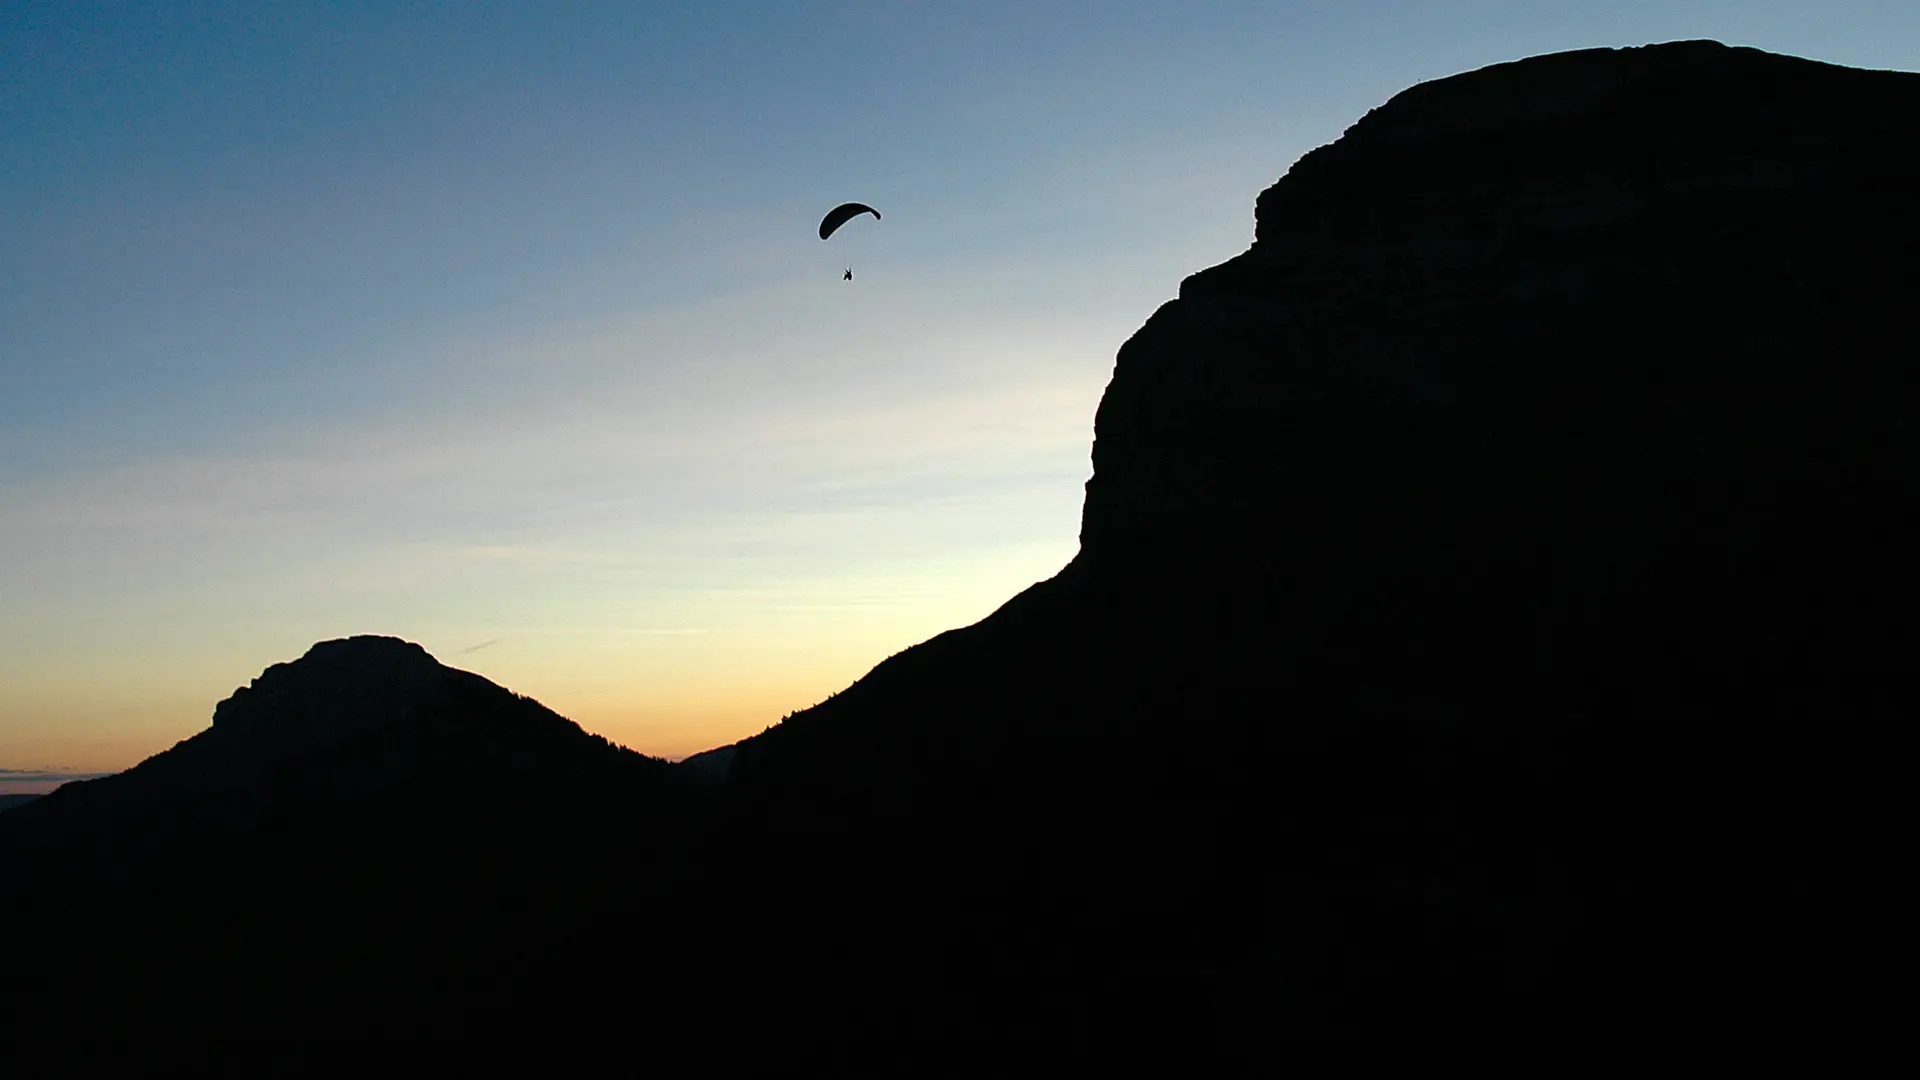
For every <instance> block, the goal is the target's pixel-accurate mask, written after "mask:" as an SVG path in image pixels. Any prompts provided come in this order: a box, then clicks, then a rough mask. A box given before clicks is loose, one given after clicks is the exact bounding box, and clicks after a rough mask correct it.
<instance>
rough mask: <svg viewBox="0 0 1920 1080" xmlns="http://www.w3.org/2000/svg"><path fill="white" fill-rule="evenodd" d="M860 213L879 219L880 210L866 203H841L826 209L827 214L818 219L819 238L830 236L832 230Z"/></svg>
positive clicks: (823, 238)
mask: <svg viewBox="0 0 1920 1080" xmlns="http://www.w3.org/2000/svg"><path fill="white" fill-rule="evenodd" d="M861 214H872V215H873V220H875V221H879V220H880V211H878V210H875V209H874V208H873V207H871V206H868V205H867V204H866V203H857V202H850V203H841V204H840V205H839V206H836V207H834V208H833V209H831V210H829V211H827V216H826V217H823V218H821V219H820V239H822V240H825V239H826V238H827V237H829V236H832V235H833V230H835V229H837V228H839V227H840V226H842V225H845V224H846V223H847V222H849V221H851V220H853V219H854V218H857V217H859V216H860V215H861Z"/></svg>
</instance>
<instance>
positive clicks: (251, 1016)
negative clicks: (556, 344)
mask: <svg viewBox="0 0 1920 1080" xmlns="http://www.w3.org/2000/svg"><path fill="white" fill-rule="evenodd" d="M712 786H713V785H712V784H711V783H710V782H704V783H703V782H700V781H699V780H698V779H697V778H695V777H694V776H693V774H691V773H688V772H683V771H681V770H678V769H676V768H675V767H674V766H672V765H671V764H669V763H667V762H665V761H660V760H657V759H653V758H648V757H645V756H643V755H641V754H637V753H635V752H633V751H631V750H626V749H624V748H621V747H618V746H615V745H613V744H611V743H609V742H608V741H607V740H605V739H603V738H601V737H599V736H596V735H591V734H588V733H587V732H585V731H583V730H581V729H580V728H579V727H578V725H576V724H574V723H573V722H572V721H569V720H566V719H565V718H563V717H560V716H558V715H556V714H555V713H553V712H551V711H550V710H548V709H546V708H544V707H543V706H541V705H540V704H539V703H538V702H535V701H533V700H531V699H529V698H525V697H521V696H519V695H516V694H514V693H512V692H510V691H508V690H506V689H504V688H502V687H499V686H496V685H495V684H493V683H491V682H489V681H488V680H486V679H484V678H482V677H480V676H478V675H474V674H472V673H470V672H464V671H459V670H456V669H453V668H449V667H445V666H443V665H441V664H440V663H438V662H437V661H435V660H434V659H433V657H431V656H430V655H428V654H427V652H426V651H425V650H424V649H422V648H420V647H419V646H418V645H414V644H411V643H408V642H404V641H401V640H398V639H395V638H388V637H354V638H348V639H344V640H338V641H326V642H321V643H319V644H316V645H315V646H313V648H312V649H310V650H309V651H308V652H307V654H306V655H305V656H303V657H302V658H300V659H299V660H297V661H294V662H292V663H288V664H275V665H273V666H272V667H270V668H268V669H267V670H266V671H265V672H264V673H263V674H262V675H261V676H260V677H259V678H258V679H255V680H254V681H253V683H252V685H251V686H247V687H242V688H240V689H238V690H236V691H235V692H234V694H233V696H231V697H229V698H228V699H226V700H225V701H223V702H221V703H220V704H219V706H218V707H217V708H216V709H215V711H214V715H213V723H212V726H211V727H209V728H208V729H207V730H205V731H202V732H200V733H199V734H197V735H195V736H193V737H192V738H190V739H187V740H185V741H183V742H181V743H179V744H177V745H175V746H174V747H173V748H171V749H169V750H167V751H165V752H163V753H160V754H156V755H155V756H153V757H152V758H149V759H147V760H146V761H144V762H142V763H140V764H139V765H137V766H135V767H134V768H132V769H129V770H127V771H126V772H124V773H121V774H118V775H115V776H111V777H106V778H101V779H96V780H89V781H84V782H77V783H70V784H67V785H64V786H62V787H60V788H59V789H57V790H56V791H54V792H53V793H52V794H50V795H48V796H45V797H43V798H41V799H38V800H35V801H34V802H32V803H30V804H28V805H25V806H22V807H20V808H18V809H15V810H12V811H9V812H8V813H7V814H6V820H5V823H4V825H0V870H4V873H0V903H5V904H6V905H8V911H7V914H8V915H9V925H38V926H42V927H45V928H48V929H54V928H58V930H59V931H61V932H59V933H55V934H52V935H50V936H44V937H41V938H39V939H37V940H36V941H35V942H32V943H29V945H28V947H27V948H24V949H19V950H15V953H14V961H15V963H16V970H26V971H33V972H35V973H36V976H37V981H35V982H34V983H33V984H32V986H31V997H32V1000H33V1005H34V1007H35V1008H38V1009H43V1010H47V1011H50V1012H53V1013H54V1014H56V1015H58V1014H59V1013H62V1012H65V1011H68V1010H72V1011H74V1012H75V1013H76V1014H79V1015H92V1016H98V1017H100V1018H101V1020H102V1022H103V1023H108V1022H117V1023H116V1028H115V1029H116V1030H117V1031H119V1032H120V1033H121V1034H123V1035H124V1034H126V1033H127V1032H128V1031H129V1030H131V1031H134V1032H138V1033H139V1034H140V1036H141V1037H142V1038H153V1039H161V1040H165V1039H167V1038H170V1037H177V1036H178V1035H180V1034H181V1033H183V1032H193V1031H195V1030H196V1028H197V1027H198V1025H197V1024H196V1023H195V1022H194V1021H193V1019H192V1017H193V1015H197V1014H200V1013H204V1012H208V1011H211V1012H215V1013H218V1014H219V1015H220V1016H222V1017H223V1018H224V1021H225V1024H226V1025H230V1026H229V1027H226V1028H223V1033H224V1034H226V1035H234V1036H239V1035H241V1033H244V1035H243V1037H245V1038H250V1039H251V1038H288V1039H304V1038H309V1037H312V1036H314V1035H316V1034H318V1033H322V1032H325V1033H331V1034H332V1035H335V1036H339V1037H348V1038H350V1037H355V1036H366V1037H372V1036H375V1035H378V1034H380V1033H383V1032H385V1033H389V1034H391V1033H392V1032H394V1031H395V1030H396V1029H398V1030H403V1031H404V1032H406V1033H407V1034H409V1035H413V1036H417V1035H421V1034H425V1033H429V1032H431V1031H433V1030H435V1029H436V1025H447V1024H454V1023H457V1022H458V1021H459V1018H460V1017H461V1016H463V1015H464V1014H465V1010H467V1009H468V1008H469V1007H472V1006H474V1005H475V1004H476V1003H480V1002H485V1001H487V1000H489V998H490V996H493V995H497V994H499V993H501V992H502V990H503V988H505V987H508V986H509V984H510V983H511V981H512V978H513V973H514V972H515V971H516V970H517V969H516V968H515V964H516V963H518V962H519V958H520V957H521V956H523V955H525V954H526V953H528V952H531V951H538V950H542V949H550V948H557V947H559V944H558V943H561V942H565V941H569V940H570V937H569V935H570V934H571V933H572V930H573V927H574V925H575V924H576V923H577V922H578V920H580V919H582V918H585V917H586V916H588V915H590V914H591V913H592V912H593V911H595V910H596V906H597V905H598V904H600V903H602V902H605V901H607V900H610V899H611V898H615V897H617V898H618V902H619V903H620V905H621V910H622V911H626V910H630V908H631V906H632V905H633V904H635V903H636V902H637V899H636V898H639V897H643V896H645V895H646V894H647V893H648V891H649V890H650V889H653V888H654V887H656V886H658V885H661V884H663V883H664V882H666V881H667V880H669V879H670V877H671V874H670V872H669V871H666V870H664V869H662V867H665V866H669V865H674V864H677V863H678V862H679V861H681V860H682V856H681V855H679V854H678V850H679V848H680V846H681V845H683V844H684V843H686V842H687V841H688V840H689V838H691V837H693V836H694V835H696V833H697V828H696V827H695V825H694V824H693V822H692V821H691V820H690V819H689V817H688V815H689V814H690V813H692V812H694V810H695V809H696V808H697V807H698V806H699V805H700V804H701V803H702V802H703V801H704V799H705V798H706V797H707V794H708V793H709V792H710V791H711V790H712ZM36 946H37V947H38V948H44V949H46V950H48V953H47V954H46V955H42V956H38V957H37V959H35V960H33V961H30V960H29V956H30V955H31V954H34V953H35V952H36ZM182 983H185V984H187V985H190V986H192V987H193V988H194V992H193V993H192V994H191V995H187V996H186V997H185V998H184V999H182V1000H183V1001H184V1003H185V1005H186V1006H187V1007H188V1008H189V1010H190V1014H189V1015H187V1016H182V1015H178V1014H176V1013H175V1012H174V1011H173V1010H172V1009H171V1008H170V1007H169V1001H170V1000H174V999H171V998H170V997H169V988H170V987H178V986H180V985H181V984H182ZM22 989H24V987H22ZM18 1011H19V1010H15V1012H18Z"/></svg>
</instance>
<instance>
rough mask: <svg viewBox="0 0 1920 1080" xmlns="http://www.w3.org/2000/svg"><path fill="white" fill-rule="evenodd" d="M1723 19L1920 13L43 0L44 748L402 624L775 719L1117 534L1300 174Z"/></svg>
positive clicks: (21, 248)
mask: <svg viewBox="0 0 1920 1080" xmlns="http://www.w3.org/2000/svg"><path fill="white" fill-rule="evenodd" d="M1696 37H1713V38H1718V39H1720V40H1723V41H1726V42H1728V43H1730V44H1749V45H1755V46H1758V47H1761V48H1766V49H1770V50H1773V51H1778V52H1787V53H1792V54H1796V55H1803V56H1810V57H1814V58H1816V59H1824V60H1830V61H1834V62H1839V63H1846V64H1852V65H1858V66H1865V67H1883V68H1884V67H1909V68H1910V67H1912V66H1913V58H1915V57H1917V56H1920V6H1916V5H1913V4H1911V3H1867V2H1862V3H1819V4H1816V3H1784V2H1781V3H1768V2H1763V0H1748V2H1740V3H1732V2H1727V3H1714V2H1688V0H1675V2H1665V3H1585V4H1576V3H1565V2H1540V0H1535V2H1531V3H1504V2H1503V3H1493V2H1473V0H1466V2H1449V3H1341V4H1332V3H1273V2H1267V3H1187V4H1178V5H1174V4H1128V3H1116V2H1106V3H1098V4H1095V3H1042V4H1033V3H998V2H982V3H972V4H967V5H932V4H923V3H901V2H895V3H870V4H865V3H849V4H798V3H788V4H726V3H703V4H685V5H667V4H644V5H642V4H630V3H622V4H586V3H581V4H553V5H531V4H504V3H480V2H468V3H460V4H452V3H444V4H408V5H391V4H349V3H333V4H324V5H321V4H311V3H300V4H290V3H265V2H253V3H244V4H242V3H191V4H187V3H161V4H90V3H80V2H68V3H57V4H46V3H13V4H9V5H7V6H6V7H5V8H4V9H0V235H4V238H5V239H4V241H0V567H4V577H3V578H0V766H7V767H11V768H21V769H36V770H38V769H42V768H43V767H47V766H51V765H59V766H62V767H70V768H75V769H82V770H89V771H91V770H97V769H103V768H121V767H124V766H126V765H129V764H132V763H133V762H134V761H137V760H138V759H139V758H140V757H142V756H145V755H146V754H149V753H152V752H154V751H156V750H159V749H162V748H164V747H165V746H166V745H168V744H170V743H171V742H173V741H175V740H177V739H179V738H184V737H186V736H187V735H190V734H192V733H193V732H194V731H196V730H198V729H200V728H201V727H204V726H205V724H206V723H207V718H208V717H209V716H210V714H211V711H212V706H213V704H214V702H215V701H217V700H218V699H220V698H221V697H224V696H225V695H226V694H227V693H229V692H231V690H232V688H233V686H234V685H236V684H238V683H241V682H244V681H245V680H247V679H249V678H251V677H252V676H253V675H255V674H257V673H258V672H259V671H260V670H261V669H262V668H264V667H265V666H266V665H268V664H270V663H273V662H277V661H281V660H286V659H290V658H291V657H293V656H297V655H299V654H300V653H301V652H303V651H304V650H305V648H306V646H307V645H309V644H311V643H312V642H313V641H314V640H317V639H321V638H328V637H339V636H344V635H347V634H352V633H390V634H397V635H400V636H403V637H407V638H410V639H412V640H416V641H420V642H421V643H422V644H424V645H426V646H427V647H428V648H429V649H430V650H431V651H433V652H435V654H436V655H438V656H440V657H441V658H442V660H444V661H446V662H449V663H455V664H456V665H457V666H463V667H469V668H471V669H473V670H477V671H480V672H482V673H483V674H487V675H488V676H489V677H492V678H494V679H496V680H497V681H500V682H502V683H504V684H506V685H509V686H511V687H513V688H514V689H516V690H519V691H521V692H523V693H528V694H531V695H533V696H535V697H538V698H540V699H541V700H542V701H544V702H546V703H547V704H549V705H550V706H552V707H554V708H556V709H558V710H559V711H561V712H563V713H565V714H567V715H569V716H571V717H573V718H575V719H577V720H579V721H580V722H582V723H583V724H584V725H586V726H587V727H589V728H590V729H593V730H596V731H599V732H602V733H604V734H606V735H608V736H609V737H611V738H614V739H616V740H617V741H621V742H624V743H627V744H628V745H632V746H635V747H636V748H638V749H641V750H645V751H649V752H654V753H663V754H670V755H675V756H677V755H680V754H684V753H688V752H691V751H694V750H698V749H700V748H703V747H705V746H711V745H716V744H719V743H724V742H727V741H730V740H732V739H734V738H738V737H740V736H741V735H745V734H749V733H751V732H752V731H757V730H759V729H760V728H762V727H764V726H766V725H767V724H768V723H771V722H773V721H774V720H777V719H778V718H779V717H780V716H781V715H783V714H785V713H787V712H791V711H793V710H795V709H798V708H802V707H804V706H806V705H809V704H811V703H813V702H815V701H817V700H819V699H821V698H823V697H825V696H826V695H827V694H828V693H830V692H833V691H836V690H839V689H841V688H842V687H844V686H845V685H846V684H847V683H849V682H851V681H852V680H854V679H856V678H858V677H859V676H860V675H861V674H863V673H864V672H865V671H866V670H867V669H868V668H869V667H871V666H872V665H873V664H874V663H876V662H878V661H879V660H881V659H883V658H884V657H885V656H886V655H889V654H890V653H892V652H896V651H898V650H899V649H901V648H905V647H906V646H908V645H911V644H913V643H914V642H916V641H918V640H922V639H924V638H925V637H928V636H930V635H932V634H933V633H937V632H938V631H940V630H942V629H946V628H948V627H951V626H955V625H961V624H964V623H967V622H971V621H974V620H976V619H978V618H980V617H982V616H984V615H986V614H987V613H989V612H990V611H991V610H992V609H993V608H994V607H995V606H997V604H998V603H1000V602H1001V601H1003V600H1005V599H1006V598H1007V597H1009V596H1011V595H1012V594H1013V593H1014V592H1017V591H1018V590H1019V589H1020V588H1023V587H1025V586H1026V585H1028V584H1030V583H1032V582H1033V581H1035V580H1038V579H1041V578H1044V577H1046V576H1048V575H1050V574H1052V573H1053V572H1054V571H1056V570H1057V569H1059V567H1060V566H1061V565H1062V564H1064V563H1065V562H1066V560H1067V559H1068V558H1070V557H1071V555H1072V553H1073V550H1074V547H1075V537H1076V533H1077V526H1078V515H1079V507H1080V498H1081V485H1082V484H1083V483H1084V482H1085V480H1086V478H1087V475H1088V473H1089V464H1088V456H1087V454H1088V446H1089V443H1090V439H1091V433H1092V417H1093V411H1094V408H1095V406H1096V405H1097V403H1098V400H1099V394H1100V391H1101V389H1102V387H1103V386H1104V384H1105V382H1106V379H1107V377H1108V376H1109V375H1110V373H1111V370H1112V362H1113V354H1114V352H1115V350H1116V349H1117V348H1118V346H1119V344H1120V343H1121V342H1122V341H1123V340H1125V338H1126V337H1127V335H1128V334H1130V333H1131V332H1132V331H1133V329H1135V328H1136V327H1137V326H1138V325H1139V324H1140V323H1141V322H1142V321H1144V319H1145V318H1146V316H1147V315H1148V314H1150V313H1151V312H1152V310H1153V309H1154V308H1155V307H1156V306H1157V305H1158V304H1160V303H1161V302H1163V301H1164V300H1166V299H1168V298H1170V297H1172V296H1173V295H1174V294H1175V292H1176V291H1177V288H1178V284H1179V281H1180V279H1181V278H1182V277H1183V276H1185V275H1186V274H1189V273H1192V272H1193V271H1195V270H1198V269H1201V268H1203V267H1205V266H1208V265H1212V264H1214V263H1217V262H1220V261H1222V260H1224V259H1227V258H1230V257H1231V256H1233V255H1235V254H1237V253H1238V252H1239V251H1241V250H1244V248H1245V246H1246V245H1247V243H1248V242H1249V241H1250V239H1251V235H1252V207H1253V199H1254V196H1255V195H1256V194H1258V192H1259V191H1260V190H1261V189H1262V188H1264V187H1266V186H1267V185H1268V184H1270V183H1272V182H1273V180H1274V179H1276V178H1277V177H1278V176H1279V175H1281V173H1283V172H1284V171H1285V170H1286V168H1287V167H1288V166H1289V165H1290V164H1291V163H1292V162H1293V161H1294V160H1295V159H1296V158H1297V157H1299V155H1300V154H1302V153H1304V152H1305V151H1307V150H1309V149H1311V148H1312V147H1314V146H1316V145H1320V144H1322V143H1325V142H1328V141H1331V140H1332V139H1334V138H1336V137H1338V135H1339V134H1340V132H1341V131H1342V130H1344V129H1345V128H1346V127H1347V126H1348V125H1350V124H1351V123H1353V122H1354V121H1355V120H1357V119H1358V118H1359V117H1360V116H1361V115H1362V114H1364V113H1365V112H1366V111H1367V110H1368V109H1370V108H1373V107H1375V106H1377V105H1379V104H1381V103H1382V102H1384V101H1385V100H1386V99H1387V98H1389V97H1391V96H1392V95H1393V94H1394V93H1396V92H1398V91H1399V90H1402V89H1404V88H1406V87H1407V86H1409V85H1412V84H1413V83H1416V82H1419V81H1422V80H1425V79H1429V78H1434V77H1439V76H1443V75H1447V74H1452V73H1454V72H1458V71H1463V70H1468V69H1471V68H1475V67H1480V66H1484V65H1486V64H1489V63H1497V62H1501V61H1505V60H1511V59H1517V58H1519V57H1522V56H1526V55H1531V54H1536V53H1542V52H1551V51H1558V50H1562V49H1570V48H1584V47H1591V46H1625V45H1638V44H1645V43H1648V42H1654V41H1667V40H1675V39H1681V38H1696ZM846 199H858V200H861V201H865V202H868V203H871V204H872V205H874V206H876V207H879V208H880V209H881V211H882V213H883V214H885V219H884V220H883V221H880V222H874V221H873V220H871V219H861V220H859V221H856V222H854V223H852V224H851V225H849V226H848V227H847V228H846V229H844V230H842V232H841V233H840V234H839V235H837V236H836V237H835V238H834V240H833V241H831V242H829V243H825V244H823V243H821V242H820V241H819V240H817V239H816V238H815V236H814V231H813V230H814V225H815V223H816V222H817V221H818V219H819V217H820V215H821V214H822V213H823V212H824V211H825V210H826V209H827V208H828V207H830V206H832V205H834V204H835V203H838V202H840V201H843V200H846ZM849 264H851V265H853V266H854V268H855V271H856V281H855V282H854V283H852V284H851V285H848V284H846V283H843V282H841V281H840V280H839V273H840V270H841V268H842V267H843V266H845V265H849ZM481 642H492V644H490V645H489V646H488V647H487V648H486V649H485V650H483V651H472V652H466V653H463V652H462V650H464V649H468V648H469V647H471V646H474V645H476V644H478V643H481Z"/></svg>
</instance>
